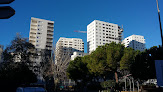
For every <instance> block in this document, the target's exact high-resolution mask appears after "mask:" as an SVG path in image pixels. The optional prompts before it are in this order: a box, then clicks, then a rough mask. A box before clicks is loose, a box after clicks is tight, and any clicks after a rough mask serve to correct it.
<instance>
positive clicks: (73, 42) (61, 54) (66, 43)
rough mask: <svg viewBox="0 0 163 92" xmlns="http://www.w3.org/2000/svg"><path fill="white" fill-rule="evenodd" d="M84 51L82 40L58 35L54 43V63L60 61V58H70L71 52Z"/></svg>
mask: <svg viewBox="0 0 163 92" xmlns="http://www.w3.org/2000/svg"><path fill="white" fill-rule="evenodd" d="M75 51H76V52H84V42H83V40H82V39H79V38H64V37H60V39H59V40H58V42H57V43H56V51H55V64H57V62H60V61H62V60H61V59H62V58H68V59H70V58H71V55H72V54H73V52H75Z"/></svg>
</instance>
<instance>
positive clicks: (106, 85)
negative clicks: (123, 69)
mask: <svg viewBox="0 0 163 92" xmlns="http://www.w3.org/2000/svg"><path fill="white" fill-rule="evenodd" d="M115 84H116V82H115V81H114V80H108V81H104V82H101V86H102V88H110V87H115Z"/></svg>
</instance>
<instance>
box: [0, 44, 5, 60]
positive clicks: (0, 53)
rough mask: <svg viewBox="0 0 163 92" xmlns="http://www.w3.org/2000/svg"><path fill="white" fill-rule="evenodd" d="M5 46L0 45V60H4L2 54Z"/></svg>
mask: <svg viewBox="0 0 163 92" xmlns="http://www.w3.org/2000/svg"><path fill="white" fill-rule="evenodd" d="M3 48H4V46H3V45H0V62H3V58H2V57H3V56H2V53H3Z"/></svg>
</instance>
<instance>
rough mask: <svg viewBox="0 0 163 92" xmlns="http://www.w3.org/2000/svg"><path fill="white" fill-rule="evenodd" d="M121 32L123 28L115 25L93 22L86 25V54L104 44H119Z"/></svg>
mask: <svg viewBox="0 0 163 92" xmlns="http://www.w3.org/2000/svg"><path fill="white" fill-rule="evenodd" d="M122 32H123V28H120V26H118V25H117V24H113V23H108V22H104V21H99V20H94V21H93V22H91V23H90V24H89V25H87V45H88V46H87V52H88V53H91V52H92V51H94V50H95V49H96V48H97V47H98V46H101V45H104V44H106V43H108V44H109V43H111V42H116V43H121V39H122V38H121V37H122Z"/></svg>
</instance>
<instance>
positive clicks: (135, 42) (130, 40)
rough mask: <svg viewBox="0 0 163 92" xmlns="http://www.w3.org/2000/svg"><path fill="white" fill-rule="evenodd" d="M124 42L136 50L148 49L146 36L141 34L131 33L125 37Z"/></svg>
mask: <svg viewBox="0 0 163 92" xmlns="http://www.w3.org/2000/svg"><path fill="white" fill-rule="evenodd" d="M122 44H124V45H125V47H131V48H133V49H135V50H140V51H144V50H145V49H146V47H145V39H144V36H141V35H131V36H129V37H127V38H125V39H124V40H123V41H122Z"/></svg>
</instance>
